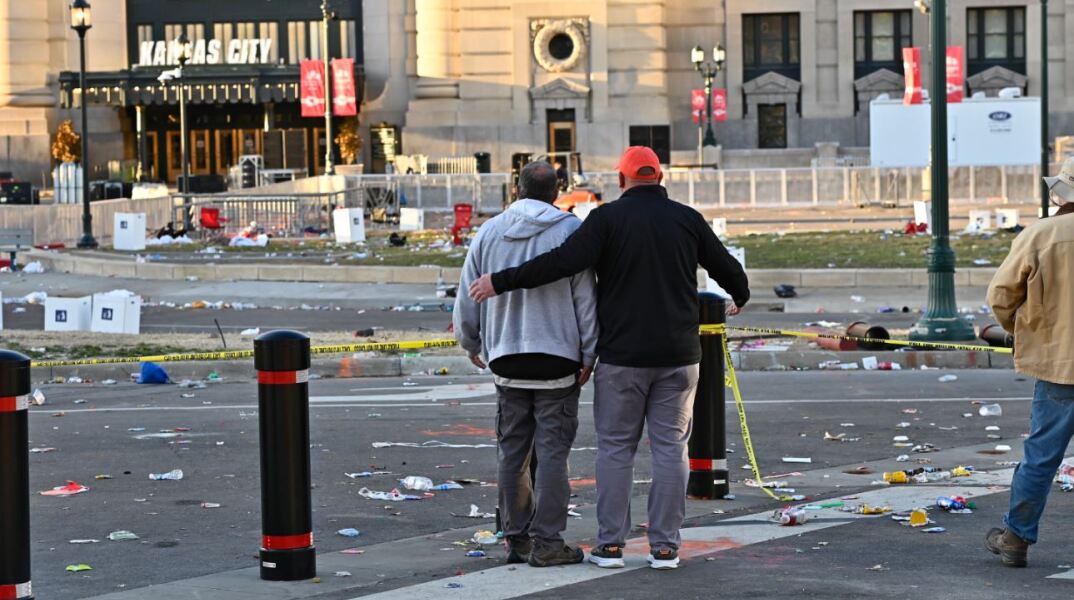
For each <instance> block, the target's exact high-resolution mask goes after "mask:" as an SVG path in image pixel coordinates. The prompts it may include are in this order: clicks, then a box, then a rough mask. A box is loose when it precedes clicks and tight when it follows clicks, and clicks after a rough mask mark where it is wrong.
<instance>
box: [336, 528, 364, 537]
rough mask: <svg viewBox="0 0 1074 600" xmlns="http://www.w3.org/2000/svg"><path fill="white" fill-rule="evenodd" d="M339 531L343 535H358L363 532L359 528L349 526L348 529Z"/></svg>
mask: <svg viewBox="0 0 1074 600" xmlns="http://www.w3.org/2000/svg"><path fill="white" fill-rule="evenodd" d="M337 533H339V535H342V536H343V537H358V536H359V535H361V534H362V532H360V531H358V530H357V529H355V528H353V527H348V528H346V529H340V530H339V531H338V532H337Z"/></svg>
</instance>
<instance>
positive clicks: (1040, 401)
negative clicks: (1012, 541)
mask: <svg viewBox="0 0 1074 600" xmlns="http://www.w3.org/2000/svg"><path fill="white" fill-rule="evenodd" d="M1071 437H1074V385H1061V384H1058V383H1048V382H1047V381H1038V382H1037V385H1036V388H1034V390H1033V408H1032V414H1031V416H1030V429H1029V437H1028V438H1026V441H1025V457H1024V458H1023V459H1022V462H1021V463H1019V464H1018V467H1017V468H1015V470H1014V481H1013V482H1011V506H1010V511H1009V512H1008V513H1007V514H1006V515H1004V517H1003V522H1004V523H1006V524H1007V527H1008V528H1009V529H1010V530H1011V531H1012V532H1013V533H1014V534H1015V535H1017V536H1018V537H1020V538H1022V539H1023V540H1025V541H1026V542H1028V543H1030V544H1035V543H1036V542H1037V525H1038V524H1039V523H1040V516H1041V513H1043V512H1044V504H1045V503H1046V502H1047V501H1048V492H1049V491H1051V489H1052V481H1053V480H1054V479H1055V472H1056V470H1057V469H1058V468H1059V465H1060V463H1062V462H1063V454H1064V453H1065V452H1066V449H1067V444H1068V443H1069V442H1070V438H1071Z"/></svg>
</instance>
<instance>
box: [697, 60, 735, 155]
mask: <svg viewBox="0 0 1074 600" xmlns="http://www.w3.org/2000/svg"><path fill="white" fill-rule="evenodd" d="M726 59H727V51H726V50H724V49H723V46H721V45H719V44H716V46H715V47H713V49H712V62H709V61H707V60H705V49H704V48H702V47H701V46H695V47H694V49H693V50H691V51H690V62H692V63H694V68H695V69H697V72H698V73H700V74H701V77H702V79H704V81H705V112H704V115H705V118H704V121H705V124H704V125H702V123H701V119H698V126H697V164H698V165H699V166H700V165H702V164H704V162H705V161H704V150H705V146H713V147H715V146H716V134H715V133H713V131H712V82H713V81H715V80H716V75H718V74H719V72H720V71H722V70H723V63H724V60H726ZM702 128H704V129H705V134H704V137H702V135H701V130H702Z"/></svg>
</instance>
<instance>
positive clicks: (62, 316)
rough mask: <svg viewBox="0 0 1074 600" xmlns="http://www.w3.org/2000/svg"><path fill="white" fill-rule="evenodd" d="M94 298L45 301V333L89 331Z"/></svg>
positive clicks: (84, 297)
mask: <svg viewBox="0 0 1074 600" xmlns="http://www.w3.org/2000/svg"><path fill="white" fill-rule="evenodd" d="M92 307H93V298H92V297H90V296H83V297H81V298H58V297H52V296H50V297H48V298H46V299H45V331H89V329H90V313H91V309H92Z"/></svg>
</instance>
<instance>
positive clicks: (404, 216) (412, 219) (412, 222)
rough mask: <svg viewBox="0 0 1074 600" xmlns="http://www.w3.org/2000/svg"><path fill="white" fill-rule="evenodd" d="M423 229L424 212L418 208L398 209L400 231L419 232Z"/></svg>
mask: <svg viewBox="0 0 1074 600" xmlns="http://www.w3.org/2000/svg"><path fill="white" fill-rule="evenodd" d="M422 229H425V211H424V210H422V209H420V208H400V209H399V230H400V231H421V230H422Z"/></svg>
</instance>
